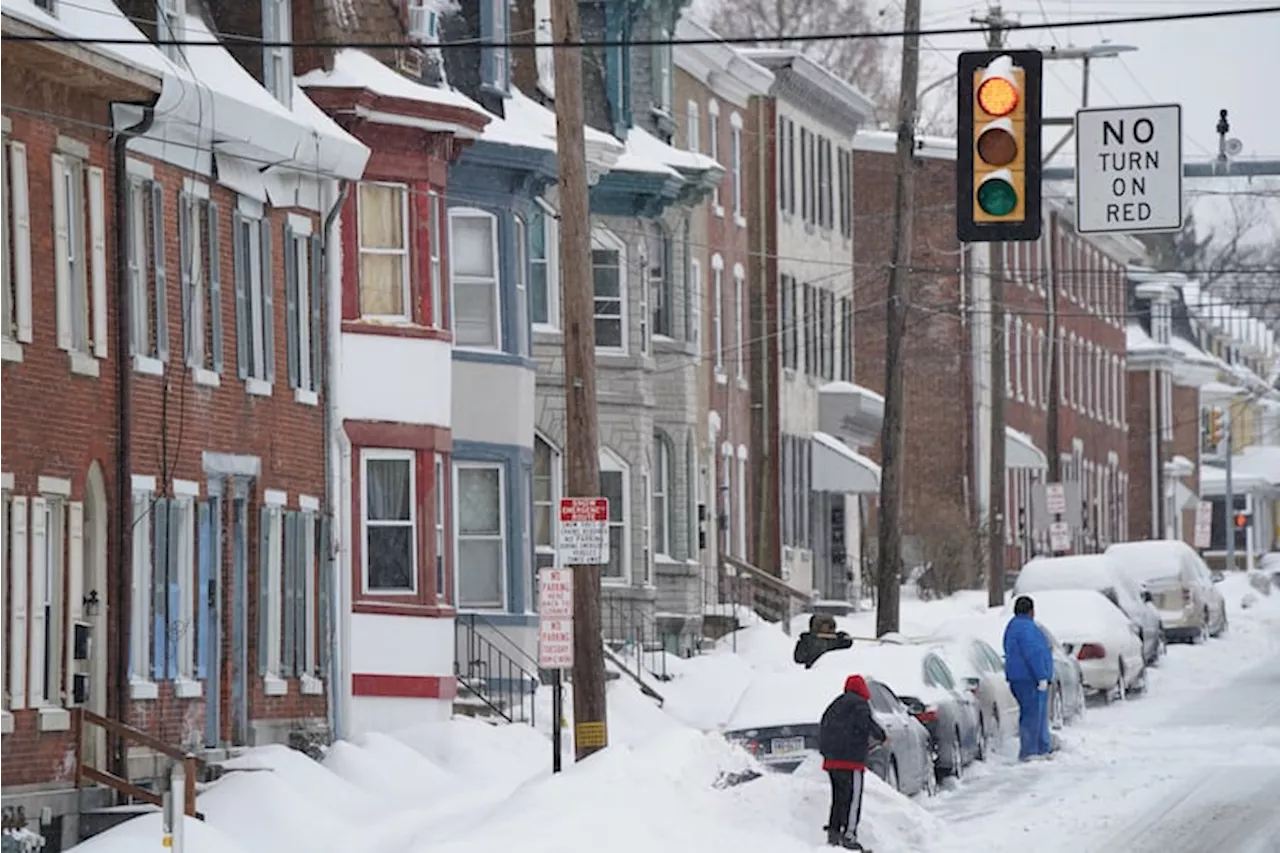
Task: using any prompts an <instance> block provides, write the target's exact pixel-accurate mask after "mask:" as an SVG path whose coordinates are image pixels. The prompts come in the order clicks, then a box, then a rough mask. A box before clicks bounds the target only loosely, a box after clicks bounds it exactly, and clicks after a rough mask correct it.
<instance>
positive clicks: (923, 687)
mask: <svg viewBox="0 0 1280 853" xmlns="http://www.w3.org/2000/svg"><path fill="white" fill-rule="evenodd" d="M814 671H815V672H825V673H831V675H832V677H838V676H839V675H840V674H841V673H843V674H848V673H852V672H858V673H862V674H863V675H869V676H871V677H873V678H875V680H876V681H879V682H880V683H882V684H885V685H887V686H889V687H890V688H891V689H892V690H893V692H894V693H896V694H897V695H898V697H899V698H900V699H901V700H902V704H904V705H906V706H907V710H909V711H910V712H911V713H912V715H913V716H915V718H916V719H917V720H919V721H920V722H922V723H924V726H925V728H926V729H928V730H929V734H930V735H932V737H933V743H934V746H935V748H936V750H937V762H936V768H937V771H938V775H939V776H954V777H956V778H957V779H960V778H963V776H964V768H965V766H966V765H968V764H970V763H971V762H973V761H975V760H977V759H979V758H981V757H982V756H983V755H984V754H985V748H986V745H985V743H984V741H983V737H982V729H981V728H980V727H979V725H978V701H977V699H976V698H975V697H974V696H973V694H971V693H970V692H969V691H968V690H965V689H964V687H963V685H961V684H960V682H959V679H957V678H956V677H955V675H954V674H953V673H952V672H951V668H950V667H949V666H947V664H946V661H944V660H943V659H942V657H941V656H940V655H938V654H937V653H936V652H934V651H933V650H932V649H930V648H927V647H925V646H920V645H914V644H906V645H895V644H888V643H882V644H874V645H873V644H869V643H866V644H858V645H855V646H854V647H853V648H852V649H847V650H844V651H835V652H828V653H827V654H826V655H824V656H823V657H822V659H821V660H819V661H818V663H817V664H815V665H814Z"/></svg>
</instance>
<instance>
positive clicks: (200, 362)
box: [178, 184, 222, 374]
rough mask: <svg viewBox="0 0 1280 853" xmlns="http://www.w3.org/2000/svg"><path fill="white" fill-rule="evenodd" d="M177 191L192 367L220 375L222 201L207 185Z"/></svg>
mask: <svg viewBox="0 0 1280 853" xmlns="http://www.w3.org/2000/svg"><path fill="white" fill-rule="evenodd" d="M191 189H192V190H193V191H191V192H188V191H183V192H182V193H180V194H179V195H178V267H179V269H178V273H179V277H180V279H181V281H182V317H183V326H182V332H183V338H182V343H183V351H184V353H185V358H186V364H187V366H188V367H192V368H195V369H197V370H207V371H211V372H213V373H215V374H221V373H222V262H221V258H222V255H221V235H220V234H219V233H218V205H217V204H216V203H214V202H213V201H211V200H210V199H209V188H208V186H206V185H203V184H201V185H195V186H193V187H192V188H191Z"/></svg>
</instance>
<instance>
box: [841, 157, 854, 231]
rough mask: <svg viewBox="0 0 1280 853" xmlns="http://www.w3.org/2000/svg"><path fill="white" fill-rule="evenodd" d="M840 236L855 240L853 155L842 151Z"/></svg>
mask: <svg viewBox="0 0 1280 853" xmlns="http://www.w3.org/2000/svg"><path fill="white" fill-rule="evenodd" d="M839 179H840V235H841V236H842V237H844V238H845V239H846V240H851V239H853V155H852V153H850V152H849V151H846V150H845V149H843V148H841V149H840V172H839Z"/></svg>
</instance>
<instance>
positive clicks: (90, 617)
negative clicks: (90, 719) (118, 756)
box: [82, 462, 110, 767]
mask: <svg viewBox="0 0 1280 853" xmlns="http://www.w3.org/2000/svg"><path fill="white" fill-rule="evenodd" d="M83 584H84V586H83V587H82V588H83V589H84V595H85V601H86V604H87V603H89V602H92V601H94V600H96V601H97V602H98V604H97V606H96V607H86V608H85V612H84V620H85V621H86V622H88V623H89V625H90V626H91V627H90V631H91V634H90V635H91V637H92V639H91V641H90V644H89V661H88V674H89V691H88V696H87V697H86V699H85V703H84V706H85V707H86V708H87V709H88V710H90V711H92V712H94V713H95V714H101V715H103V716H105V715H106V713H107V624H108V622H109V616H108V613H109V611H110V607H109V606H108V594H109V592H110V588H109V587H108V585H107V487H106V482H105V481H104V480H103V477H102V468H101V466H99V465H98V463H97V462H94V463H93V464H92V465H90V466H89V476H88V478H87V480H86V482H85V490H84V578H83ZM86 729H87V730H86V731H85V732H84V738H85V740H84V750H85V753H84V757H85V761H86V763H88V764H89V766H91V767H104V766H105V761H106V757H107V752H106V750H107V744H106V733H105V732H103V731H102V729H101V728H99V727H98V726H88V727H86Z"/></svg>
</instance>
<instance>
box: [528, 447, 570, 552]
mask: <svg viewBox="0 0 1280 853" xmlns="http://www.w3.org/2000/svg"><path fill="white" fill-rule="evenodd" d="M533 435H534V439H533V440H534V453H535V454H536V453H537V449H538V443H539V442H541V443H542V444H543V445H544V446H546V448H547V451H548V452H549V453H550V454H551V459H550V463H551V471H550V474H549V477H550V480H551V483H550V486H551V497H550V498H549V500H548V501H546V502H545V505H546V507H547V513H548V515H549V517H550V524H549V526H548V534H549V535H550V537H551V541H550V543H548V544H545V545H543V544H539V543H538V542H536V541H535V542H534V546H533V552H534V554H535V556H543V557H550V558H551V561H552V565H554V564H555V562H556V560H557V557H558V554H557V551H556V543H557V537H558V536H559V527H560V510H559V506H560V504H559V501H560V496H561V495H562V494H564V461H563V457H562V456H561V453H560V448H559V447H557V446H556V444H555V443H554V442H552V441H551V440H550V439H548V438H547V437H546V436H545V435H543V434H542V433H541V432H537V431H535V432H534V434H533ZM534 476H535V477H536V476H537V472H536V468H535V472H534ZM531 497H532V496H531ZM532 500H533V506H534V509H535V512H536V509H537V507H538V506H540V505H543V504H544V502H543V501H539V500H537V498H533V499H532ZM530 526H531V527H532V526H533V525H532V524H531V525H530Z"/></svg>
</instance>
